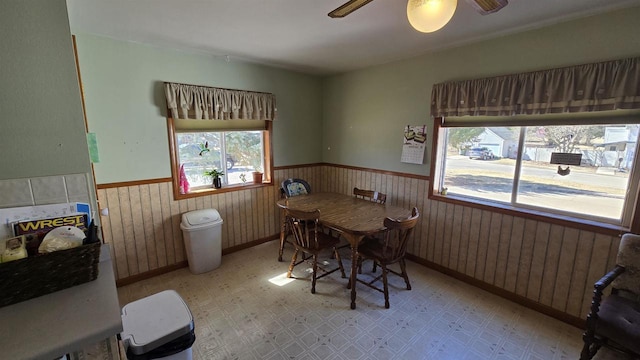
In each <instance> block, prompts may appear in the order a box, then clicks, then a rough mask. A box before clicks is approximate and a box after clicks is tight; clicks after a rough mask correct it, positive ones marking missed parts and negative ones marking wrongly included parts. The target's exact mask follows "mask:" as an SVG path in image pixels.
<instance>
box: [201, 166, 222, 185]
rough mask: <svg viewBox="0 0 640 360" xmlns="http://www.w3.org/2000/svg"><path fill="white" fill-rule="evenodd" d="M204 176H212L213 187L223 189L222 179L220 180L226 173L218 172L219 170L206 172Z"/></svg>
mask: <svg viewBox="0 0 640 360" xmlns="http://www.w3.org/2000/svg"><path fill="white" fill-rule="evenodd" d="M204 174H205V175H206V176H211V177H212V178H213V187H214V188H216V189H220V188H221V187H222V179H220V177H221V176H223V175H224V172H222V171H220V170H218V169H213V170H210V171H205V172H204Z"/></svg>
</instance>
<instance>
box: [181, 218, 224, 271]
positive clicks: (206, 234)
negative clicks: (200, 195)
mask: <svg viewBox="0 0 640 360" xmlns="http://www.w3.org/2000/svg"><path fill="white" fill-rule="evenodd" d="M180 229H182V235H183V237H184V245H185V248H186V251H187V260H188V262H189V270H190V271H191V273H192V274H201V273H204V272H207V271H211V270H213V269H216V268H217V267H218V266H220V262H221V261H222V218H220V214H219V213H218V210H216V209H204V210H195V211H190V212H188V213H184V214H182V222H181V223H180Z"/></svg>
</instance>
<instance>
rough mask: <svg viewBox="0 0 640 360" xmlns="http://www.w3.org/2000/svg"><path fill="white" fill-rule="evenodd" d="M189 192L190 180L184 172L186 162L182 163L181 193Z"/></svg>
mask: <svg viewBox="0 0 640 360" xmlns="http://www.w3.org/2000/svg"><path fill="white" fill-rule="evenodd" d="M188 192H189V180H187V175H186V174H185V173H184V164H182V165H180V194H187V193H188Z"/></svg>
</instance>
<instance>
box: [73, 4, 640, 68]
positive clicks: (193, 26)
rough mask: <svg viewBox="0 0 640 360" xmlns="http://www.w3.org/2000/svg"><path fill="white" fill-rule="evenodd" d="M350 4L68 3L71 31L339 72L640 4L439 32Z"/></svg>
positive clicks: (541, 10) (542, 12)
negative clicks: (341, 9) (335, 15)
mask: <svg viewBox="0 0 640 360" xmlns="http://www.w3.org/2000/svg"><path fill="white" fill-rule="evenodd" d="M344 2H346V0H67V7H68V11H69V22H70V25H71V29H72V31H73V32H85V33H92V34H98V35H102V36H107V37H111V38H115V39H120V40H127V41H134V42H139V43H144V44H149V45H155V46H161V47H168V48H173V49H179V50H187V51H194V52H202V53H207V54H212V55H215V56H220V57H221V58H223V59H226V56H228V59H229V60H230V61H234V60H242V61H251V62H257V63H262V64H267V65H271V66H277V67H282V68H286V69H291V70H295V71H300V72H304V73H310V74H335V73H340V72H345V71H350V70H354V69H359V68H364V67H368V66H372V65H378V64H383V63H387V62H391V61H395V60H399V59H405V58H410V57H413V56H417V55H420V54H423V53H427V52H431V51H434V50H439V49H443V48H447V47H453V46H458V45H462V44H467V43H470V42H475V41H479V40H482V39H487V38H492V37H497V36H501V35H504V34H507V33H513V32H518V31H523V30H527V29H532V28H537V27H542V26H546V25H550V24H554V23H558V22H562V21H566V20H569V19H574V18H579V17H584V16H589V15H592V14H596V13H601V12H607V11H611V10H615V9H621V8H625V7H630V6H636V5H640V0H509V5H507V7H505V8H504V9H502V10H500V11H499V12H497V13H494V14H491V15H484V16H483V15H480V14H479V13H477V12H476V11H475V10H474V9H473V8H472V7H471V5H469V4H468V3H467V2H466V0H458V8H457V10H456V13H455V15H454V16H453V19H452V20H451V21H450V22H449V24H447V25H446V26H445V27H444V28H442V29H441V30H439V31H437V32H435V33H431V34H423V33H420V32H417V31H415V30H414V29H413V28H412V27H411V25H409V22H408V21H407V16H406V4H407V3H406V0H374V1H372V2H371V3H369V4H368V5H365V6H364V7H362V8H360V9H359V10H357V11H355V12H354V13H352V14H350V15H348V16H347V17H345V18H342V19H332V18H330V17H328V16H327V13H329V12H330V11H331V10H333V9H335V8H336V7H338V6H340V5H341V4H342V3H344Z"/></svg>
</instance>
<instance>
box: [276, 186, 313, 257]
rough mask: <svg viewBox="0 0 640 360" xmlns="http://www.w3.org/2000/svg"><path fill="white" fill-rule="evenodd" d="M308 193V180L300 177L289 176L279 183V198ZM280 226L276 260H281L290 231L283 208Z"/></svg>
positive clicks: (309, 189) (309, 188) (309, 190)
mask: <svg viewBox="0 0 640 360" xmlns="http://www.w3.org/2000/svg"><path fill="white" fill-rule="evenodd" d="M310 193H311V186H310V185H309V183H308V182H306V181H305V180H302V179H295V178H290V179H286V180H284V181H283V182H282V183H281V184H280V198H282V199H286V198H290V197H292V196H298V195H303V194H310ZM280 227H281V229H280V234H281V235H280V250H279V251H278V261H282V253H283V252H284V244H285V243H287V242H289V241H288V240H287V238H288V236H289V234H290V233H291V231H290V229H289V227H288V224H287V219H286V216H285V215H284V210H283V217H282V224H280Z"/></svg>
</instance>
